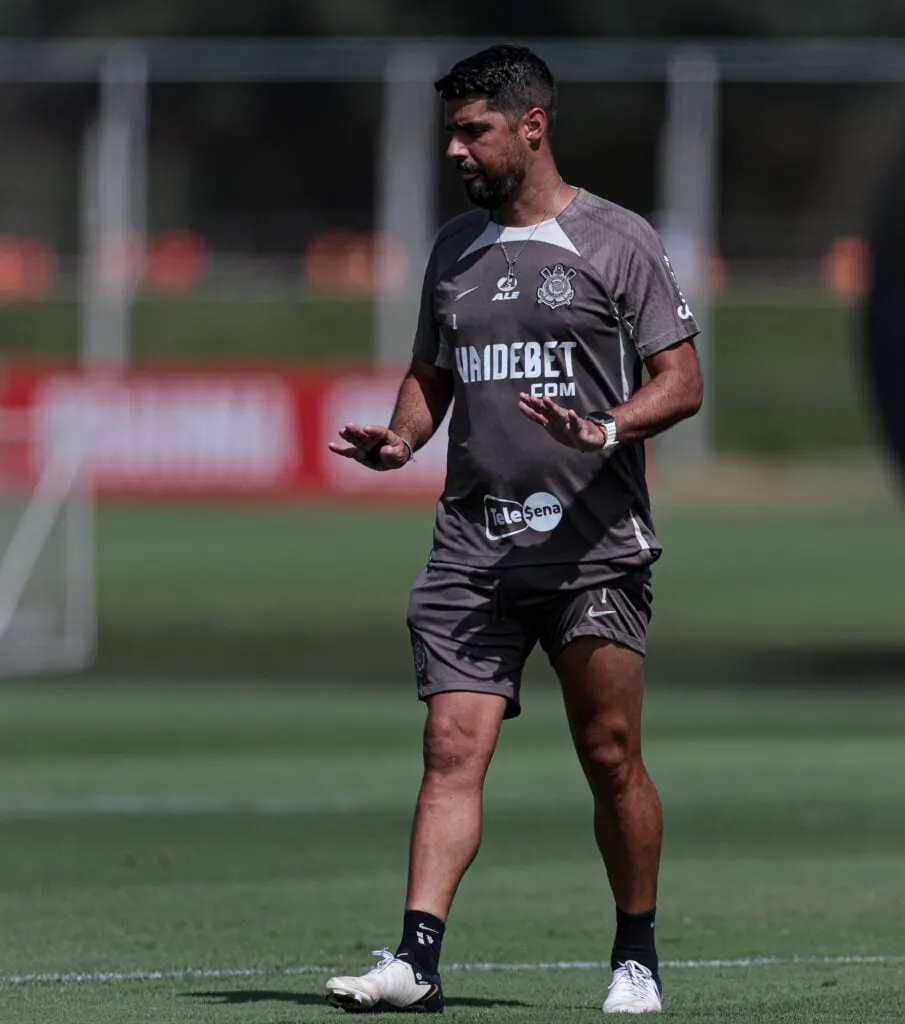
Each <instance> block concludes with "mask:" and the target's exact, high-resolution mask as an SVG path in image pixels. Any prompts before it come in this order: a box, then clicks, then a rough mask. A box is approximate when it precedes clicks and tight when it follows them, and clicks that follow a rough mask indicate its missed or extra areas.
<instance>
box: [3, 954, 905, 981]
mask: <svg viewBox="0 0 905 1024" xmlns="http://www.w3.org/2000/svg"><path fill="white" fill-rule="evenodd" d="M898 963H905V956H802V957H774V956H756V957H741V958H739V959H737V960H661V961H660V966H661V967H664V968H667V969H673V970H675V969H679V970H707V969H721V968H733V967H734V968H739V967H795V966H801V965H808V964H810V965H816V966H826V967H833V966H847V965H851V964H898ZM609 967H610V962H609V960H556V961H552V962H550V963H543V962H542V963H534V964H528V963H511V964H507V963H493V962H491V963H473V964H455V963H454V964H446V965H445V966H444V967H443V971H444V973H446V972H449V971H500V972H503V973H506V972H513V971H607V970H609ZM341 970H348V967H342V966H336V965H333V966H331V965H329V964H326V965H323V966H320V965H317V964H303V965H301V966H299V967H274V968H258V967H244V968H242V967H237V968H229V967H227V968H211V969H207V970H205V969H199V970H181V971H96V972H93V973H84V974H81V973H78V974H55V973H46V974H8V975H5V976H3V975H0V986H7V985H8V986H12V985H105V984H106V985H110V984H122V983H124V982H130V981H194V980H204V979H218V978H263V977H278V976H282V977H288V976H292V975H300V974H327V975H329V974H334V973H336V972H338V971H341Z"/></svg>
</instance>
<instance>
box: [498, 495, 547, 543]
mask: <svg viewBox="0 0 905 1024" xmlns="http://www.w3.org/2000/svg"><path fill="white" fill-rule="evenodd" d="M561 519H562V505H561V504H560V501H559V498H557V497H556V496H555V495H553V494H550V493H548V492H547V491H537V492H536V493H535V494H532V495H531V496H530V497H528V498H525V500H524V501H523V502H522V501H511V500H510V499H508V498H496V497H494V496H493V495H492V494H487V495H485V496H484V527H485V532H486V534H487V539H488V540H502V539H503V538H504V537H511V536H513V535H514V534H516V533H523V532H524V531H525V530H535V531H536V532H537V533H549V532H550V531H551V530H555V529H556V527H557V526H559V523H560V520H561Z"/></svg>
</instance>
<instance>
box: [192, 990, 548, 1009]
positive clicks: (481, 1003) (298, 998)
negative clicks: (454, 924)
mask: <svg viewBox="0 0 905 1024" xmlns="http://www.w3.org/2000/svg"><path fill="white" fill-rule="evenodd" d="M183 996H184V997H185V998H187V999H205V1000H207V1001H208V1002H209V1003H219V1004H220V1005H221V1006H241V1005H244V1004H246V1003H295V1005H296V1006H325V1005H326V1003H325V1002H324V997H323V995H321V994H320V993H316V994H313V993H311V992H279V991H273V990H270V989H233V990H231V991H227V992H184V993H183ZM445 1002H446V1006H448V1007H449V1006H477V1007H485V1008H490V1007H494V1006H531V1005H532V1004H531V1003H523V1002H521V1001H519V1000H517V999H479V998H476V997H473V996H460V997H456V998H453V999H446V1001H445Z"/></svg>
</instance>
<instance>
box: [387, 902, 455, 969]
mask: <svg viewBox="0 0 905 1024" xmlns="http://www.w3.org/2000/svg"><path fill="white" fill-rule="evenodd" d="M445 931H446V925H445V924H444V923H443V922H442V921H441V920H440V918H439V917H434V915H433V914H425V913H422V912H421V911H420V910H407V911H406V912H405V916H404V917H403V919H402V940H401V941H400V943H399V949H397V950H396V956H398V957H399V958H400V959H401V960H409V961H411V963H413V964H414V965H415V966H416V967H420V968H421V970H422V971H423V972H424V973H425V974H436V973H437V971H438V969H439V966H440V947H441V946H442V945H443V933H444V932H445Z"/></svg>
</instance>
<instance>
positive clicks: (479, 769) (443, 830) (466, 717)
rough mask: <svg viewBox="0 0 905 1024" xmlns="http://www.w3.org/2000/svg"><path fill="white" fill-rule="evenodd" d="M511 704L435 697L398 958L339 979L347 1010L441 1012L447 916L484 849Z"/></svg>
mask: <svg viewBox="0 0 905 1024" xmlns="http://www.w3.org/2000/svg"><path fill="white" fill-rule="evenodd" d="M505 709H506V702H505V700H504V699H503V698H502V697H498V696H494V695H492V694H484V693H466V692H461V691H460V692H455V693H438V694H436V695H434V696H433V697H430V698H429V699H428V711H427V723H426V725H425V729H424V778H423V780H422V782H421V791H420V793H419V794H418V804H417V807H416V809H415V822H414V825H413V827H412V839H411V854H410V858H409V884H408V894H407V897H406V903H405V914H404V915H403V924H402V939H401V941H400V943H399V947H398V948H397V950H396V954H395V956H394V955H392V954H389V951H387V952H388V955H387V956H386V957H385V958H384V959H383V960H381V962H380V963H379V964H378V966H377V967H376V968H374V969H373V970H371V971H368V972H367V973H366V974H364V975H361V976H358V977H347V976H337V977H334V978H330V980H329V981H328V982H327V986H326V996H327V1000H328V1002H330V1003H332V1004H333V1005H334V1006H339V1007H342V1008H343V1009H346V1010H370V1009H387V1008H388V1009H397V1010H398V1009H405V1010H418V1011H419V1012H441V1011H442V1010H443V991H442V987H441V984H440V975H439V973H438V972H439V961H440V949H441V946H442V943H443V934H444V932H445V930H446V917H447V914H448V913H449V908H450V906H451V905H452V901H453V897H454V896H455V894H456V889H457V888H458V887H459V882H461V880H462V876H463V875H464V874H465V872H466V871H467V870H468V866H469V865H470V864H471V862H472V861H473V860H474V858H475V855H476V854H477V852H478V847H479V846H480V844H481V812H482V801H483V790H484V778H485V776H486V774H487V768H488V766H489V764H490V759H491V758H492V757H493V752H494V750H495V748H496V742H497V737H498V736H499V732H500V724H501V722H502V721H503V713H504V711H505Z"/></svg>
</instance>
